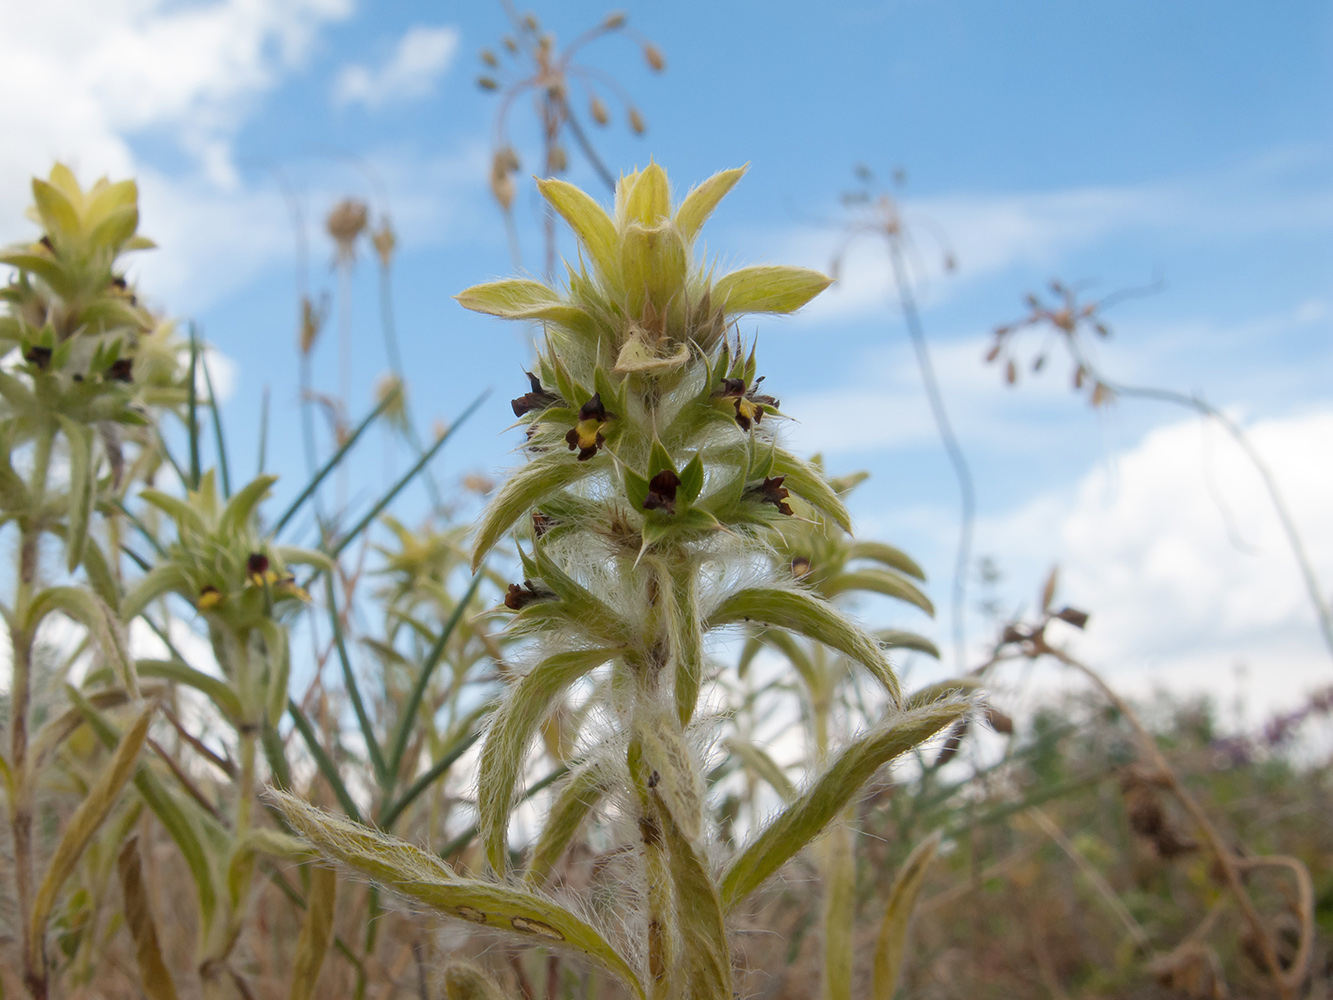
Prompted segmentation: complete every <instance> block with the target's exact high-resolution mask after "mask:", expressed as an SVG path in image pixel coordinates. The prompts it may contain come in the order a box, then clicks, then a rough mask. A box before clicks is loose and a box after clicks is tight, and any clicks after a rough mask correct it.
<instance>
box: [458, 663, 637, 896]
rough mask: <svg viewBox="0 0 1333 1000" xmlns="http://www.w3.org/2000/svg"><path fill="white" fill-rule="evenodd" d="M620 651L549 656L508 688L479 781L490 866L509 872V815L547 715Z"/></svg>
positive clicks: (480, 817) (485, 748)
mask: <svg viewBox="0 0 1333 1000" xmlns="http://www.w3.org/2000/svg"><path fill="white" fill-rule="evenodd" d="M617 652H618V650H616V649H577V650H572V651H570V652H565V653H556V654H554V655H552V656H548V657H546V658H545V659H544V660H542V661H541V662H540V663H538V664H537V665H536V666H535V667H533V668H532V669H531V670H529V671H528V672H527V673H526V674H524V675H523V677H522V678H521V679H520V680H519V682H518V683H517V684H516V685H515V686H514V687H513V688H511V689H510V691H509V693H508V694H507V695H506V697H505V700H504V702H503V703H502V704H501V706H500V709H499V711H497V712H496V713H495V718H494V720H493V721H492V723H491V728H490V730H489V731H488V732H487V733H486V742H485V744H483V746H482V748H481V761H480V765H479V777H478V781H477V813H478V819H477V826H478V827H479V828H480V830H481V835H482V842H483V843H484V844H485V846H486V858H487V860H488V861H489V862H490V864H491V867H492V868H493V869H494V870H495V871H496V872H497V873H499V874H501V875H503V874H504V873H505V871H506V868H507V867H508V858H509V850H508V841H509V811H510V810H511V809H512V808H513V805H514V788H515V785H517V783H518V777H519V775H520V774H521V773H522V770H523V764H524V762H525V761H526V760H527V754H528V747H529V745H530V744H531V742H532V739H533V737H534V736H535V735H536V733H537V729H538V727H539V726H540V725H541V724H542V721H543V720H544V719H545V718H546V716H547V714H549V713H550V711H551V710H552V709H553V708H554V707H555V706H556V705H557V704H559V702H560V700H561V699H562V698H563V696H564V693H565V692H566V691H567V690H568V689H569V687H570V686H571V685H572V684H573V683H574V682H575V681H577V680H579V679H580V678H581V677H583V676H584V675H586V674H588V673H589V672H591V671H593V670H595V669H597V668H598V667H600V666H601V665H602V664H603V663H605V662H606V661H607V660H609V659H611V658H612V657H614V656H615V655H616V654H617Z"/></svg>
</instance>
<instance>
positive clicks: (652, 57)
mask: <svg viewBox="0 0 1333 1000" xmlns="http://www.w3.org/2000/svg"><path fill="white" fill-rule="evenodd" d="M643 61H644V62H646V63H647V64H648V68H649V69H651V70H652V71H653V72H654V73H660V72H662V71H663V70H664V69H666V59H665V58H664V57H663V56H662V50H661V49H659V48H658V47H657V46H656V45H653V44H652V43H651V42H648V43H646V44H645V45H644V47H643Z"/></svg>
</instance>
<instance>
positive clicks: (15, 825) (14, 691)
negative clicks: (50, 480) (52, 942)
mask: <svg viewBox="0 0 1333 1000" xmlns="http://www.w3.org/2000/svg"><path fill="white" fill-rule="evenodd" d="M54 438H55V432H54V428H53V427H52V426H51V425H44V426H43V427H41V428H40V429H39V430H38V432H37V438H36V441H35V442H34V445H33V459H32V471H31V474H30V478H29V480H28V491H29V495H30V496H31V497H32V509H31V511H30V513H29V514H28V516H27V517H25V518H24V519H23V520H22V521H21V522H20V529H19V551H18V586H17V588H16V594H15V598H14V617H13V627H12V632H11V635H10V640H11V643H12V645H13V666H12V668H11V678H10V689H9V716H10V727H9V730H10V733H9V760H10V767H11V769H12V771H13V776H14V799H13V801H12V802H11V803H10V809H9V815H10V829H11V834H12V838H13V844H14V869H15V870H14V881H15V889H16V895H17V897H18V908H19V915H20V916H19V923H20V925H21V926H22V928H23V979H24V983H25V985H26V986H27V988H28V992H29V993H30V994H31V995H32V996H33V998H34V1000H45V998H46V996H47V979H46V961H45V957H44V956H45V948H44V942H43V941H41V940H34V939H33V938H32V936H31V927H30V921H29V920H28V919H27V914H28V913H29V912H30V911H31V909H32V902H33V880H34V872H35V866H34V861H35V859H34V855H33V840H32V826H33V815H32V805H33V795H32V791H33V788H32V786H33V775H31V774H30V773H29V772H30V770H31V769H30V767H29V763H28V708H29V703H30V702H31V700H32V651H33V645H34V640H35V639H36V635H35V634H34V632H33V631H32V630H31V629H30V628H29V627H28V612H29V609H30V607H31V605H32V601H33V597H34V594H35V591H36V590H37V571H38V554H39V548H40V542H41V535H42V516H43V515H42V506H43V504H44V502H45V497H46V479H47V473H48V470H49V468H50V465H51V446H52V443H53V441H54Z"/></svg>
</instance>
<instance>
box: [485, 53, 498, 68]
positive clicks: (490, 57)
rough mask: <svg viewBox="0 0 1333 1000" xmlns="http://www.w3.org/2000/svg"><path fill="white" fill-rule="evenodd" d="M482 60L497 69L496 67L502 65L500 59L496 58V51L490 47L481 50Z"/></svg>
mask: <svg viewBox="0 0 1333 1000" xmlns="http://www.w3.org/2000/svg"><path fill="white" fill-rule="evenodd" d="M481 61H482V62H484V63H485V64H486V65H487V66H489V67H491V69H495V67H497V66H499V65H500V60H499V59H496V58H495V53H494V52H492V51H491V50H490V49H482V50H481Z"/></svg>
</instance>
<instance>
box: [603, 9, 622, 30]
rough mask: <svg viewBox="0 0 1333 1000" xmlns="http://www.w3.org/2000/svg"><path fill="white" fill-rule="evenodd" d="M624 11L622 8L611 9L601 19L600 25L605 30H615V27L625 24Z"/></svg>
mask: <svg viewBox="0 0 1333 1000" xmlns="http://www.w3.org/2000/svg"><path fill="white" fill-rule="evenodd" d="M625 21H626V17H625V12H624V11H623V10H613V11H612V12H611V13H609V14H607V15H606V17H605V18H604V19H603V20H602V27H603V28H605V29H606V30H607V31H615V30H616V29H617V28H623V27H624V26H625Z"/></svg>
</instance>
